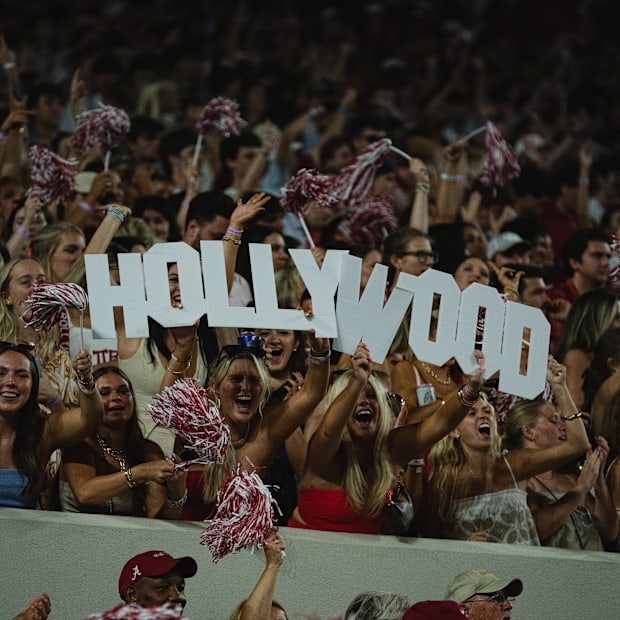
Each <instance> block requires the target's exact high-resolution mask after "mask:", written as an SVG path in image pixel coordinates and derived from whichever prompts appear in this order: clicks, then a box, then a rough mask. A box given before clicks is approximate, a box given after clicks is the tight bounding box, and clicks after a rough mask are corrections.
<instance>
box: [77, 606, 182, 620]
mask: <svg viewBox="0 0 620 620" xmlns="http://www.w3.org/2000/svg"><path fill="white" fill-rule="evenodd" d="M182 613H183V608H182V607H181V605H148V606H146V607H144V606H142V605H137V604H135V603H132V604H130V605H118V606H117V607H115V608H114V609H110V611H106V612H104V613H102V614H93V615H90V616H88V618H86V620H187V619H185V618H183V617H182V616H181V614H182Z"/></svg>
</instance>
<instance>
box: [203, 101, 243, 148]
mask: <svg viewBox="0 0 620 620" xmlns="http://www.w3.org/2000/svg"><path fill="white" fill-rule="evenodd" d="M246 125H247V122H246V121H244V120H243V119H242V118H241V115H240V114H239V104H238V103H237V102H236V101H233V100H232V99H228V98H227V97H215V98H213V99H211V101H209V103H207V105H206V106H205V107H204V108H202V110H201V111H200V117H199V118H198V122H197V123H196V129H197V130H198V132H199V133H202V134H204V133H214V134H217V135H221V136H224V137H226V138H228V136H230V135H231V134H234V135H236V136H238V135H239V134H240V133H241V131H242V129H243V128H244V127H245V126H246Z"/></svg>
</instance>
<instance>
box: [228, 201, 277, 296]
mask: <svg viewBox="0 0 620 620" xmlns="http://www.w3.org/2000/svg"><path fill="white" fill-rule="evenodd" d="M269 200H271V196H266V195H265V192H259V193H258V194H254V195H252V197H251V198H250V199H249V200H248V201H247V202H243V201H242V200H241V198H239V199H238V200H237V206H236V207H235V210H234V211H233V212H232V215H231V216H230V222H229V225H228V230H227V231H226V235H224V265H225V267H226V285H227V286H228V292H229V293H230V291H231V289H232V285H233V278H234V277H235V266H236V263H237V253H238V252H239V246H240V245H241V236H242V234H243V230H244V229H245V227H246V226H247V224H248V223H249V222H251V221H252V220H253V219H254V218H255V217H256V216H257V215H258V214H259V213H261V212H262V211H264V210H265V208H264V205H265V204H266V203H267V202H268V201H269Z"/></svg>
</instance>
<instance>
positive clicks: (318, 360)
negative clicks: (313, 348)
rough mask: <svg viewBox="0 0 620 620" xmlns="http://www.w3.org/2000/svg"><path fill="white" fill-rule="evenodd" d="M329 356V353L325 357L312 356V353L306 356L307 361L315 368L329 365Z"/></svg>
mask: <svg viewBox="0 0 620 620" xmlns="http://www.w3.org/2000/svg"><path fill="white" fill-rule="evenodd" d="M330 355H331V353H330V352H329V351H328V352H327V354H326V355H314V354H313V353H310V355H309V356H308V361H309V362H310V363H311V364H314V365H315V366H325V365H326V364H329V358H330Z"/></svg>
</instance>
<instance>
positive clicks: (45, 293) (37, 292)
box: [22, 282, 88, 331]
mask: <svg viewBox="0 0 620 620" xmlns="http://www.w3.org/2000/svg"><path fill="white" fill-rule="evenodd" d="M87 304H88V295H87V294H86V291H85V290H84V289H83V288H82V287H81V286H80V285H79V284H73V283H72V282H62V283H58V284H48V283H43V284H39V285H38V286H36V287H35V289H34V291H33V292H32V295H30V297H28V299H26V301H25V302H24V305H25V307H26V310H25V311H24V313H23V314H22V318H24V316H25V315H29V316H30V318H29V319H28V321H27V323H26V326H27V327H32V328H34V329H35V330H37V331H39V330H45V331H49V330H50V329H52V327H54V325H56V323H58V322H59V321H60V320H61V318H62V316H63V313H64V309H65V308H75V309H76V310H84V308H86V306H87Z"/></svg>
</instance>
